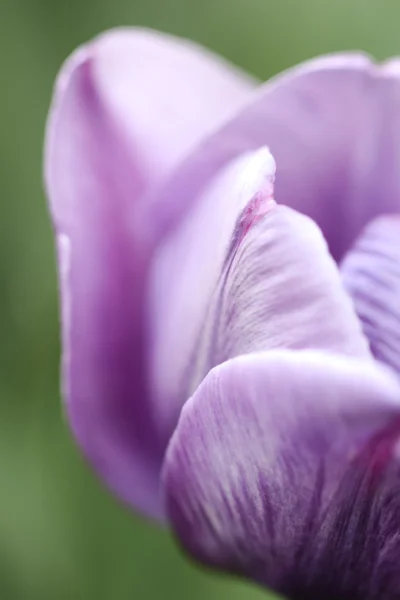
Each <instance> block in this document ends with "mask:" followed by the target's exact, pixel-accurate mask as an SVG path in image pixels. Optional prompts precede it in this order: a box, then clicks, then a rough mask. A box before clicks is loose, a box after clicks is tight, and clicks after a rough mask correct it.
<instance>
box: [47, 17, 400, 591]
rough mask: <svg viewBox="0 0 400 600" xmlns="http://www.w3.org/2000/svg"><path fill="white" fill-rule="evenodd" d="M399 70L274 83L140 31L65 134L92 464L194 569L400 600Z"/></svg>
mask: <svg viewBox="0 0 400 600" xmlns="http://www.w3.org/2000/svg"><path fill="white" fill-rule="evenodd" d="M399 65H400V63H399V62H398V61H396V60H394V61H390V62H387V63H385V64H382V65H377V64H375V63H374V62H373V61H372V60H371V59H369V58H368V57H367V56H364V55H362V54H357V53H354V54H351V53H349V54H338V55H334V56H328V57H325V58H319V59H316V60H312V61H310V62H308V63H306V64H304V65H301V66H299V67H296V68H294V69H292V70H290V71H288V72H287V73H284V74H282V75H279V76H278V77H276V78H274V79H273V80H272V81H270V82H267V83H266V84H263V85H259V84H258V83H257V82H256V81H255V80H254V79H252V78H251V77H248V76H247V75H245V74H244V73H242V72H241V71H240V70H238V69H236V68H234V67H233V66H231V65H229V64H227V63H226V62H225V61H223V60H222V59H220V58H218V57H216V56H214V55H212V54H211V53H210V52H208V51H206V50H203V49H201V48H199V47H197V46H196V45H194V44H192V43H189V42H186V41H180V40H177V39H175V38H172V37H169V36H166V35H162V34H159V33H156V32H151V31H146V30H139V29H120V30H115V31H111V32H108V33H105V34H103V35H101V36H100V37H99V38H97V39H95V40H94V41H92V42H90V43H89V44H87V45H85V46H83V47H82V48H80V49H79V50H77V51H76V52H75V53H74V54H73V55H72V57H71V58H69V59H68V60H67V62H66V63H65V65H64V66H63V68H62V70H61V73H60V75H59V77H58V80H57V84H56V87H55V93H54V99H53V103H52V107H51V111H50V116H49V121H48V127H47V135H46V148H45V173H46V175H45V177H46V186H47V192H48V197H49V201H50V210H51V215H52V219H53V222H54V228H55V236H56V242H57V253H58V259H59V273H60V291H61V307H62V310H61V317H62V318H61V321H62V345H63V360H62V378H63V395H64V398H65V407H66V414H67V417H68V420H69V423H70V425H71V428H72V431H73V434H74V436H75V438H76V440H77V442H78V444H79V446H80V448H81V449H82V451H83V453H84V455H85V456H86V457H87V459H88V460H89V462H90V463H91V465H92V466H93V468H94V469H95V470H96V471H97V473H98V474H99V476H100V477H101V478H102V480H103V481H104V482H105V483H106V484H107V486H108V487H109V488H110V489H111V490H112V491H113V492H114V493H115V494H116V495H117V496H118V497H119V498H120V499H122V500H123V501H124V502H125V503H127V504H128V505H129V506H131V507H133V508H134V509H135V510H138V511H139V512H142V513H143V514H145V515H147V516H150V517H153V518H155V519H159V520H160V521H161V522H167V523H168V524H169V525H170V527H171V528H172V530H173V532H174V534H175V536H176V537H177V539H178V540H179V542H180V544H181V545H182V546H183V547H184V548H185V549H186V550H187V552H188V553H189V554H190V555H191V556H192V557H194V558H195V559H197V560H199V561H200V562H202V563H203V564H205V565H209V566H211V567H214V568H217V569H222V570H225V571H228V572H231V573H236V574H239V575H241V576H244V577H247V578H250V579H252V580H254V581H256V582H258V583H260V584H262V585H264V586H266V587H270V588H272V589H274V590H276V591H277V592H279V593H282V594H284V595H286V596H287V597H288V598H292V599H297V600H311V599H319V600H321V599H324V600H329V599H334V598H335V599H342V600H349V599H351V600H357V599H360V600H361V599H362V600H378V599H379V600H395V599H398V598H400V463H399V456H400V454H399V449H400V445H399V436H400V384H399V373H400V218H399V210H400V143H399V140H400V137H399V136H400V104H399V99H400V66H399ZM275 165H276V167H275ZM275 170H276V174H275Z"/></svg>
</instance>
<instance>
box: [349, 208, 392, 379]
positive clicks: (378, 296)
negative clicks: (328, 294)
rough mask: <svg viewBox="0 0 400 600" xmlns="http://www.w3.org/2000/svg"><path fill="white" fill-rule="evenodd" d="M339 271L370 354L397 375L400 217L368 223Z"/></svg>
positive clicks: (379, 219)
mask: <svg viewBox="0 0 400 600" xmlns="http://www.w3.org/2000/svg"><path fill="white" fill-rule="evenodd" d="M341 271H342V278H343V283H344V286H345V287H346V289H347V291H348V292H349V294H350V296H351V297H352V299H353V302H354V307H355V310H356V312H357V314H358V316H359V318H360V321H361V323H362V325H363V328H364V333H365V335H366V336H367V338H368V340H369V342H370V346H371V350H372V353H373V354H374V356H375V357H376V358H377V359H378V360H381V361H382V362H384V363H386V364H387V365H389V366H390V367H392V368H393V369H394V370H395V371H396V372H397V373H399V374H400V216H384V217H379V218H378V219H377V220H375V221H373V222H372V223H370V224H369V225H368V227H367V228H366V230H365V231H364V232H363V233H362V235H361V236H360V237H359V239H358V240H357V242H356V244H355V245H354V247H353V248H352V249H351V250H350V252H349V253H348V254H346V256H345V258H344V261H343V263H342V266H341Z"/></svg>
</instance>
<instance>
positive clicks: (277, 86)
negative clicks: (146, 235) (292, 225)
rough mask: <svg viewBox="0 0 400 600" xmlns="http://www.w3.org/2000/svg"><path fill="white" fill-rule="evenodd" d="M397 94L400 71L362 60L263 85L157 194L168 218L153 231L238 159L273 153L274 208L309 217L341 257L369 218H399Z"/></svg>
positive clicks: (319, 66)
mask: <svg viewBox="0 0 400 600" xmlns="http://www.w3.org/2000/svg"><path fill="white" fill-rule="evenodd" d="M399 86H400V78H399V76H398V73H397V72H396V71H395V70H393V69H391V68H389V67H387V68H386V67H377V66H376V65H374V64H373V63H372V62H371V61H370V60H369V59H368V58H367V57H365V56H362V55H357V54H354V55H352V54H348V55H337V56H331V57H327V58H322V59H317V60H314V61H310V62H309V63H306V64H305V65H302V66H300V67H297V68H295V69H293V70H291V71H289V72H288V73H286V74H284V75H280V76H279V77H277V78H276V79H275V80H272V81H271V82H268V83H266V84H265V85H264V86H263V87H262V88H261V89H260V90H259V91H258V92H257V94H255V95H253V96H252V98H251V99H250V101H249V102H248V104H247V105H246V107H245V108H244V109H243V110H241V111H239V112H238V114H237V116H236V117H235V118H234V119H233V120H232V121H231V122H229V123H228V124H227V125H226V126H224V127H222V128H221V129H220V130H219V131H218V132H217V133H216V134H215V135H213V136H211V137H210V138H209V139H208V140H207V141H206V142H205V143H204V144H202V145H201V147H199V148H198V149H197V150H196V151H195V152H194V153H193V154H192V155H191V156H190V157H189V158H188V159H187V161H186V162H185V164H184V165H183V166H182V167H181V168H180V169H179V170H178V171H177V172H176V173H175V174H174V176H173V177H172V178H171V180H170V182H169V184H168V185H164V186H163V188H162V190H161V191H159V192H158V195H157V198H156V199H153V202H157V205H158V206H159V207H160V210H161V211H162V210H163V208H162V207H163V206H164V207H168V213H167V210H165V212H164V215H162V214H161V215H159V221H157V223H156V224H155V226H161V227H163V228H166V227H168V223H169V221H170V220H171V219H172V221H173V219H174V218H173V215H174V211H178V212H181V211H182V206H183V205H186V206H188V207H190V206H191V205H192V204H193V203H194V202H196V199H197V198H198V196H199V192H200V190H201V188H202V187H203V186H204V184H205V182H207V181H209V180H210V179H211V178H212V177H213V176H214V175H215V173H216V172H217V171H219V170H220V169H221V168H222V167H223V166H224V165H225V164H227V163H228V162H229V161H231V160H232V159H233V158H234V157H235V156H237V155H240V154H242V153H243V152H248V151H250V150H252V149H255V148H258V147H260V146H263V145H267V146H269V147H270V149H271V152H272V154H273V155H274V157H275V159H276V162H277V164H278V166H279V172H278V176H277V180H276V199H277V201H278V202H279V203H280V204H285V205H288V206H291V207H293V208H295V209H297V210H299V211H300V212H303V213H305V214H308V215H309V216H311V217H312V218H313V219H314V220H315V221H316V222H317V224H318V225H319V226H320V227H321V229H322V231H323V232H324V235H325V238H326V239H327V241H328V244H329V247H330V250H331V252H332V254H333V255H334V257H335V258H336V259H340V257H342V256H343V253H344V252H345V251H346V250H347V249H348V248H349V246H350V244H351V242H352V241H353V239H354V238H355V236H356V235H357V234H358V233H359V232H360V230H361V228H362V227H363V226H364V225H365V224H366V223H367V222H368V221H369V220H370V219H372V218H373V217H374V216H376V215H378V214H380V213H382V212H397V211H399V210H400V200H399V198H400V189H399V186H400V183H399V179H398V177H397V165H398V164H399V161H400V156H399V153H400V150H399V148H400V145H399V144H398V143H397V137H398V132H399V130H400V111H398V103H397V98H398V94H399V89H400V88H399ZM149 205H151V203H149ZM173 209H174V210H173ZM162 217H163V219H164V220H163V222H162V221H161V218H162Z"/></svg>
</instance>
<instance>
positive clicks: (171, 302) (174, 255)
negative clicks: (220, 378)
mask: <svg viewBox="0 0 400 600" xmlns="http://www.w3.org/2000/svg"><path fill="white" fill-rule="evenodd" d="M274 173H275V163H274V159H273V158H272V156H271V154H270V153H269V151H268V149H267V148H261V149H260V150H257V151H256V152H249V153H246V154H244V155H242V156H240V157H239V158H238V159H237V160H234V161H232V162H231V163H229V165H228V166H227V167H226V168H225V169H222V171H221V172H219V173H218V175H217V176H216V177H215V178H214V179H212V180H211V181H210V182H209V183H208V185H207V186H206V188H205V190H204V193H203V194H202V197H201V199H200V200H199V202H198V203H197V205H196V206H195V207H193V209H194V210H193V213H192V214H191V216H190V218H189V219H186V220H184V222H183V223H182V225H181V226H180V227H179V229H176V231H175V232H174V235H173V236H171V237H169V238H167V239H166V240H165V242H164V243H161V244H160V245H159V246H158V248H157V252H156V254H155V256H154V262H153V264H152V268H151V278H150V285H149V296H148V298H149V301H148V308H149V323H150V328H151V341H152V343H151V347H150V354H149V361H148V362H149V365H150V369H151V372H150V376H149V381H150V382H151V390H152V396H153V398H154V402H155V403H156V408H155V410H157V414H158V418H159V421H160V423H161V422H162V420H164V421H165V425H164V428H165V429H166V430H171V427H172V423H171V421H173V423H174V424H175V423H176V421H177V418H178V416H179V411H180V409H181V406H182V404H183V402H185V401H186V399H187V398H188V397H189V389H188V385H187V379H188V377H190V371H191V369H192V368H193V365H192V362H193V354H194V353H195V352H196V350H197V344H198V338H199V336H200V332H201V330H202V329H203V328H204V326H205V322H206V318H207V311H208V310H209V305H210V302H211V299H212V295H213V293H214V290H215V288H216V286H217V285H218V280H219V278H220V277H221V272H222V270H223V266H224V261H225V259H226V256H227V253H228V250H229V245H230V243H231V240H232V237H233V235H234V231H235V223H236V220H237V218H238V216H239V215H240V213H241V211H242V210H243V208H244V207H245V206H246V205H247V204H248V203H250V202H251V200H252V198H253V197H254V196H255V195H257V194H258V193H260V192H262V193H263V194H264V195H265V197H267V198H269V197H271V195H272V189H273V179H274ZM171 348H173V349H174V350H173V352H171ZM203 375H205V373H203ZM171 406H175V410H174V411H171Z"/></svg>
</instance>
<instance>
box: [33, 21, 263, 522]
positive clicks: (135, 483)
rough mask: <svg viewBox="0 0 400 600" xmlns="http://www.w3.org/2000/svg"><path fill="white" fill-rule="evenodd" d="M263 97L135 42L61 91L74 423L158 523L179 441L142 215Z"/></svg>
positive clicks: (131, 36) (57, 123) (163, 42)
mask: <svg viewBox="0 0 400 600" xmlns="http://www.w3.org/2000/svg"><path fill="white" fill-rule="evenodd" d="M251 87H252V82H250V80H249V79H247V78H246V77H245V76H244V75H242V74H241V73H239V72H238V71H235V70H234V69H233V68H231V67H229V66H228V65H226V64H225V63H223V61H221V60H220V59H218V58H217V57H214V56H213V55H212V54H211V53H208V52H206V51H203V50H201V49H200V48H197V47H196V46H195V45H194V44H190V43H189V42H180V41H178V40H176V39H174V38H172V37H169V36H163V35H162V34H157V33H152V32H150V31H145V30H136V29H123V30H116V31H112V32H109V33H107V34H105V35H103V36H100V37H99V38H97V39H96V40H94V41H93V42H92V43H91V44H88V45H87V46H85V47H83V48H81V49H80V50H78V51H77V52H76V53H75V54H74V55H73V56H72V57H71V58H70V59H69V60H68V61H67V63H66V64H65V66H64V68H63V69H62V71H61V73H60V76H59V79H58V82H57V86H56V90H55V97H54V100H53V105H52V110H51V113H50V117H49V122H48V128H47V138H46V148H45V170H46V184H47V189H48V194H49V199H50V205H51V210H52V213H53V218H54V222H55V228H56V235H57V243H58V250H59V258H60V266H61V269H60V271H61V273H60V277H61V292H62V303H63V309H62V312H63V324H62V325H63V355H64V356H63V379H64V388H65V395H66V401H67V402H66V404H67V411H68V416H69V418H70V420H71V424H72V428H73V431H74V433H75V435H76V437H77V439H78V441H79V443H80V445H81V447H82V448H83V450H84V452H85V454H86V455H87V457H88V458H89V459H90V461H91V462H92V463H93V464H94V466H95V468H96V469H97V471H98V472H99V473H100V474H101V476H102V477H103V478H104V480H105V481H106V482H107V484H108V485H109V486H110V487H111V488H112V489H113V491H114V492H115V493H117V494H118V495H120V496H121V497H122V498H123V499H124V500H125V501H127V502H129V503H131V504H132V505H135V506H136V507H137V508H139V509H141V510H142V511H144V512H146V513H148V514H151V515H153V516H160V515H161V513H162V509H161V504H160V498H159V469H160V464H161V460H162V456H163V452H164V449H165V446H166V443H167V441H168V439H169V435H170V433H171V431H168V432H165V431H163V432H162V433H160V427H158V425H157V415H156V414H154V413H153V412H152V408H153V407H152V406H151V403H150V399H149V390H148V380H147V379H146V375H147V364H146V362H145V360H146V344H147V329H146V326H147V322H146V316H147V315H146V314H145V304H146V287H147V285H146V284H147V277H148V270H149V264H150V261H151V255H152V253H153V251H154V247H155V245H156V244H157V243H159V241H160V240H159V239H156V240H154V239H152V240H151V241H150V240H149V239H147V238H146V236H145V234H143V232H144V231H145V228H144V227H143V222H142V221H141V220H140V216H141V213H140V205H141V202H142V199H143V194H144V191H145V190H147V189H148V188H149V187H151V186H152V185H155V183H156V182H158V181H160V179H161V178H162V176H163V175H164V174H165V173H166V172H168V171H169V170H170V169H172V168H173V166H174V165H175V163H176V162H177V161H178V160H180V158H181V157H182V155H183V154H185V153H186V151H187V150H188V149H189V148H190V147H191V146H192V145H193V144H196V143H197V142H198V140H199V139H200V138H201V137H202V136H203V135H204V134H205V133H207V132H209V131H210V129H212V128H214V127H215V126H216V125H217V124H219V123H220V122H221V120H222V119H224V118H226V116H228V115H229V114H230V111H232V110H235V109H237V107H238V106H239V105H241V103H242V102H243V99H244V98H245V97H246V96H247V93H248V91H249V89H251ZM148 216H149V214H146V217H148ZM152 219H153V220H155V219H157V211H156V210H154V212H153V215H152Z"/></svg>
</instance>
